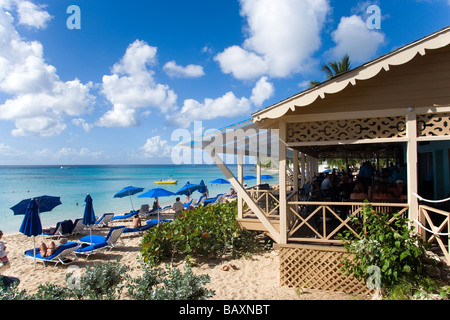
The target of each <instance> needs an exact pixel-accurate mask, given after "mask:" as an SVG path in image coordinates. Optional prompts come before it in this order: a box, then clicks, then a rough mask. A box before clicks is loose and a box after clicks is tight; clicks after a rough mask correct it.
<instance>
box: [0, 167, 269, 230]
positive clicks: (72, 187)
mask: <svg viewBox="0 0 450 320" xmlns="http://www.w3.org/2000/svg"><path fill="white" fill-rule="evenodd" d="M233 167H234V168H233ZM230 169H231V171H232V172H233V173H234V174H235V175H236V174H237V173H236V172H237V168H236V166H230ZM244 175H253V176H254V175H256V172H255V168H254V166H253V165H246V166H245V167H244ZM169 178H170V179H174V180H178V183H177V184H176V185H157V184H155V181H159V180H161V179H162V180H165V179H169ZM217 178H225V177H224V176H223V174H222V172H221V171H220V170H219V169H218V168H217V167H216V166H215V165H180V166H176V165H124V166H71V167H64V168H61V167H60V166H0V230H3V232H4V233H5V234H9V233H16V232H18V231H19V228H20V225H21V223H22V220H23V216H20V215H18V216H14V214H13V212H12V210H11V209H10V208H11V207H12V206H14V205H15V204H17V203H18V202H20V201H21V200H23V199H27V198H32V197H38V196H42V195H49V196H58V197H61V202H62V205H60V206H58V207H56V208H55V209H54V210H53V211H51V212H44V213H42V214H41V221H42V225H43V226H45V227H49V226H54V225H55V224H56V223H57V222H58V221H61V220H65V219H72V220H74V219H77V218H81V217H82V216H83V212H84V204H85V203H84V199H85V197H86V195H87V194H88V193H89V194H90V195H91V197H92V198H93V201H94V202H93V203H94V211H95V214H96V216H97V217H99V216H101V215H102V214H103V213H106V212H113V213H115V214H116V215H121V214H124V213H126V212H129V211H130V210H131V209H132V204H131V202H130V199H129V197H125V198H113V196H114V194H116V193H117V192H119V191H120V190H122V189H123V188H124V187H127V186H135V187H142V188H145V189H144V191H143V192H146V191H148V190H150V189H153V188H157V187H161V188H164V189H167V190H170V191H172V192H176V191H178V190H179V189H180V188H181V187H182V186H184V185H185V184H186V183H187V182H188V181H189V182H190V183H200V181H201V180H202V179H203V180H204V181H205V184H206V185H207V186H208V189H209V194H210V196H215V195H216V194H218V193H228V191H229V189H230V185H216V184H211V183H209V181H212V180H214V179H217ZM275 181H276V180H274V182H275ZM246 183H248V184H249V185H252V184H255V183H256V181H255V180H250V181H246ZM138 195H139V194H137V195H134V196H132V202H133V207H134V208H135V209H139V208H140V207H141V205H142V204H149V205H150V206H151V205H152V203H153V201H154V199H151V198H138V197H137V196H138ZM199 196H200V194H199V193H198V192H196V193H194V196H193V197H194V198H199ZM182 199H184V198H183V196H182ZM174 201H175V197H174V196H172V197H167V198H160V199H159V203H160V205H161V206H164V205H171V204H172V203H173V202H174Z"/></svg>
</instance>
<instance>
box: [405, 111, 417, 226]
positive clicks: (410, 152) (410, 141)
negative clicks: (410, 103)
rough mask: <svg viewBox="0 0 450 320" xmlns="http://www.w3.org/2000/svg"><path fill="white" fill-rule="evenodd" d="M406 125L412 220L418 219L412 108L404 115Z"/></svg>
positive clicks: (409, 200) (408, 184)
mask: <svg viewBox="0 0 450 320" xmlns="http://www.w3.org/2000/svg"><path fill="white" fill-rule="evenodd" d="M406 121H407V122H406V126H407V134H408V146H407V154H406V159H407V180H408V181H407V182H406V183H407V186H408V205H409V219H410V221H414V220H415V219H419V204H418V200H417V198H416V196H414V193H415V194H417V192H418V185H417V114H416V112H415V111H414V110H412V111H410V112H408V114H407V115H406ZM415 228H416V230H418V231H419V232H420V230H419V228H418V225H417V224H415Z"/></svg>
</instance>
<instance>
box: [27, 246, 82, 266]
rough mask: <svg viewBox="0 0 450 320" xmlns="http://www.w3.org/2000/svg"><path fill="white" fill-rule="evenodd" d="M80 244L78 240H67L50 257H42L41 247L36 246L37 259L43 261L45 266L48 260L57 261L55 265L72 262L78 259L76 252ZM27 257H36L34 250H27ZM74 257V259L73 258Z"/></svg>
mask: <svg viewBox="0 0 450 320" xmlns="http://www.w3.org/2000/svg"><path fill="white" fill-rule="evenodd" d="M79 246H80V244H79V243H77V242H67V243H66V244H63V245H60V246H58V247H57V248H56V251H55V253H54V254H52V255H51V256H49V257H42V256H41V253H40V249H39V248H36V249H35V250H36V261H37V262H41V263H43V265H44V267H45V264H46V263H47V262H52V263H55V266H56V265H57V264H58V263H61V264H64V265H65V264H70V263H72V262H74V261H75V260H77V257H76V256H75V254H74V252H75V250H77V248H78V247H79ZM25 258H31V259H34V250H33V249H30V250H27V251H25ZM71 258H73V260H72V259H71Z"/></svg>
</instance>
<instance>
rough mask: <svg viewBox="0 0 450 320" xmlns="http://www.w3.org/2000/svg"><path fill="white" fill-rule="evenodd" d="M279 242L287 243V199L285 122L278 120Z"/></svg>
mask: <svg viewBox="0 0 450 320" xmlns="http://www.w3.org/2000/svg"><path fill="white" fill-rule="evenodd" d="M279 136H280V146H279V148H280V152H279V155H280V174H279V176H280V181H279V183H280V190H279V192H280V196H279V197H280V244H287V201H286V141H287V140H286V138H287V129H286V122H285V121H284V120H280V133H279Z"/></svg>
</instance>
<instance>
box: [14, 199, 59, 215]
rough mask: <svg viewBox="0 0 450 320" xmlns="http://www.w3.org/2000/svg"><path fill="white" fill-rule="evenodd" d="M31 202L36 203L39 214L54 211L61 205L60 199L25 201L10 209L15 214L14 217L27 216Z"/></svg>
mask: <svg viewBox="0 0 450 320" xmlns="http://www.w3.org/2000/svg"><path fill="white" fill-rule="evenodd" d="M31 200H34V201H35V202H36V205H37V207H38V212H39V213H42V212H48V211H52V210H53V209H54V208H55V207H56V206H59V205H60V204H61V198H60V197H52V196H40V197H35V198H33V199H24V200H22V201H20V202H19V203H18V204H16V205H15V206H13V207H11V208H10V209H11V210H12V211H13V212H14V215H18V214H25V211H26V210H27V208H28V204H29V203H30V201H31Z"/></svg>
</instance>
